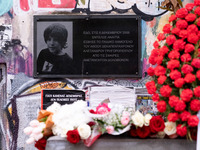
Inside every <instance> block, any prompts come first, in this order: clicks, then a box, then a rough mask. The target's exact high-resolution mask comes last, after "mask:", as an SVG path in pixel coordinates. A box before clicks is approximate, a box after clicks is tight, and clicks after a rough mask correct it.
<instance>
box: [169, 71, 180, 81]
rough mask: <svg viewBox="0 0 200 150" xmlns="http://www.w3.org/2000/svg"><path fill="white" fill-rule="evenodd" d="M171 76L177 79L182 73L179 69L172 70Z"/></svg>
mask: <svg viewBox="0 0 200 150" xmlns="http://www.w3.org/2000/svg"><path fill="white" fill-rule="evenodd" d="M169 76H170V78H171V79H172V80H177V79H179V78H181V73H180V72H179V71H178V70H173V71H171V72H170V74H169Z"/></svg>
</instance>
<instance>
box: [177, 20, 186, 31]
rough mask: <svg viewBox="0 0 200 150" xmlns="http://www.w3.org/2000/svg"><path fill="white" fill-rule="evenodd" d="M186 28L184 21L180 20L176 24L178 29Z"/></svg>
mask: <svg viewBox="0 0 200 150" xmlns="http://www.w3.org/2000/svg"><path fill="white" fill-rule="evenodd" d="M187 26H188V23H187V21H185V20H182V19H180V20H178V21H177V22H176V27H177V28H179V29H185V28H187Z"/></svg>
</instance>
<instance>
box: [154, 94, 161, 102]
mask: <svg viewBox="0 0 200 150" xmlns="http://www.w3.org/2000/svg"><path fill="white" fill-rule="evenodd" d="M152 99H153V101H154V102H158V101H160V98H159V95H158V93H155V94H153V96H152Z"/></svg>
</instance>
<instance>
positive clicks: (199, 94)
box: [194, 86, 200, 97]
mask: <svg viewBox="0 0 200 150" xmlns="http://www.w3.org/2000/svg"><path fill="white" fill-rule="evenodd" d="M194 95H195V96H196V97H200V86H197V87H196V88H195V89H194Z"/></svg>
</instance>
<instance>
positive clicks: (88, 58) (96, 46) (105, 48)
mask: <svg viewBox="0 0 200 150" xmlns="http://www.w3.org/2000/svg"><path fill="white" fill-rule="evenodd" d="M51 22H52V23H61V24H63V25H65V23H71V26H70V28H69V29H68V31H69V30H70V31H72V32H71V35H70V34H69V35H68V37H69V38H71V39H72V40H71V42H70V43H68V45H69V47H70V48H71V49H72V52H71V53H72V54H71V56H72V58H73V65H74V66H73V68H74V70H75V71H74V72H70V71H69V72H66V73H63V72H62V71H61V70H60V72H59V71H58V72H57V73H51V72H50V73H40V72H38V66H37V65H36V61H37V56H38V53H39V49H38V48H37V47H38V46H37V45H38V42H36V41H38V38H39V37H38V35H37V34H38V33H37V32H38V31H39V30H40V29H39V28H40V26H39V24H45V23H47V24H50V23H51ZM34 25H35V31H34V32H35V38H34V39H35V67H34V70H35V71H34V73H35V77H141V68H142V67H141V62H140V61H141V19H140V17H138V16H133V15H103V16H98V15H94V16H85V15H82V16H75V15H74V16H72V15H71V16H59V15H56V16H35V21H34ZM66 26H67V25H66Z"/></svg>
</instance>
